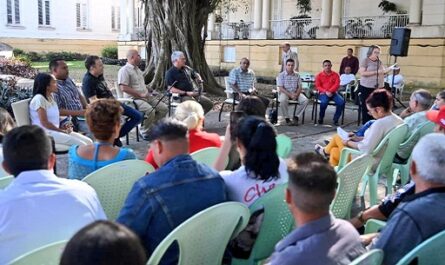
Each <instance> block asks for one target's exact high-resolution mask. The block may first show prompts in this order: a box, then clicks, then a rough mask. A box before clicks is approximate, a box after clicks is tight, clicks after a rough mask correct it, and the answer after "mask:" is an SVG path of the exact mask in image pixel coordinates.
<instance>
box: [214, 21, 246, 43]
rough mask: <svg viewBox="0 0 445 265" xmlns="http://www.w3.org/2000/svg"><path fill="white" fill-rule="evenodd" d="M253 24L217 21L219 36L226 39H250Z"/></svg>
mask: <svg viewBox="0 0 445 265" xmlns="http://www.w3.org/2000/svg"><path fill="white" fill-rule="evenodd" d="M251 25H252V23H251V22H234V23H215V26H216V30H217V31H218V28H219V36H220V37H221V39H224V40H247V39H249V37H250V28H251Z"/></svg>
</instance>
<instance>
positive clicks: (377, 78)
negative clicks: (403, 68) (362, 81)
mask: <svg viewBox="0 0 445 265" xmlns="http://www.w3.org/2000/svg"><path fill="white" fill-rule="evenodd" d="M379 67H380V58H379V57H377V70H376V79H375V88H376V89H377V88H379Z"/></svg>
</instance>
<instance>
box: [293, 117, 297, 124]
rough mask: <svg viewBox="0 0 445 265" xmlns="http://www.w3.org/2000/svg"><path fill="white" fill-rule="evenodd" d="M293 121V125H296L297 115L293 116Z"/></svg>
mask: <svg viewBox="0 0 445 265" xmlns="http://www.w3.org/2000/svg"><path fill="white" fill-rule="evenodd" d="M293 123H294V125H295V126H297V125H298V117H294V118H293Z"/></svg>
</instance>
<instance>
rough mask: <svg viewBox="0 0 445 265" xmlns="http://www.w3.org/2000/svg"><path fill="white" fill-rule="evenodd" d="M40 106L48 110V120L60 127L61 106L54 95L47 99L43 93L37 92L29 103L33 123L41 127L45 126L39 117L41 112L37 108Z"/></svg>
mask: <svg viewBox="0 0 445 265" xmlns="http://www.w3.org/2000/svg"><path fill="white" fill-rule="evenodd" d="M40 108H42V109H44V110H45V111H46V116H47V119H48V121H49V122H50V123H52V124H53V125H54V126H56V127H57V128H59V108H58V107H57V103H56V102H55V101H54V99H53V98H52V97H50V98H48V99H46V98H45V97H44V96H42V95H41V94H36V95H35V96H34V97H33V98H32V99H31V102H30V103H29V115H30V116H31V123H32V124H34V125H37V126H40V127H41V128H45V127H43V125H42V123H41V121H40V118H39V114H38V113H37V110H38V109H40Z"/></svg>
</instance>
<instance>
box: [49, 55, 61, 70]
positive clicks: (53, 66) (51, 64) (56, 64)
mask: <svg viewBox="0 0 445 265" xmlns="http://www.w3.org/2000/svg"><path fill="white" fill-rule="evenodd" d="M60 61H64V60H63V59H62V58H54V59H52V60H51V61H49V70H50V71H51V72H53V71H54V70H55V69H56V68H57V67H59V62H60Z"/></svg>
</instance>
